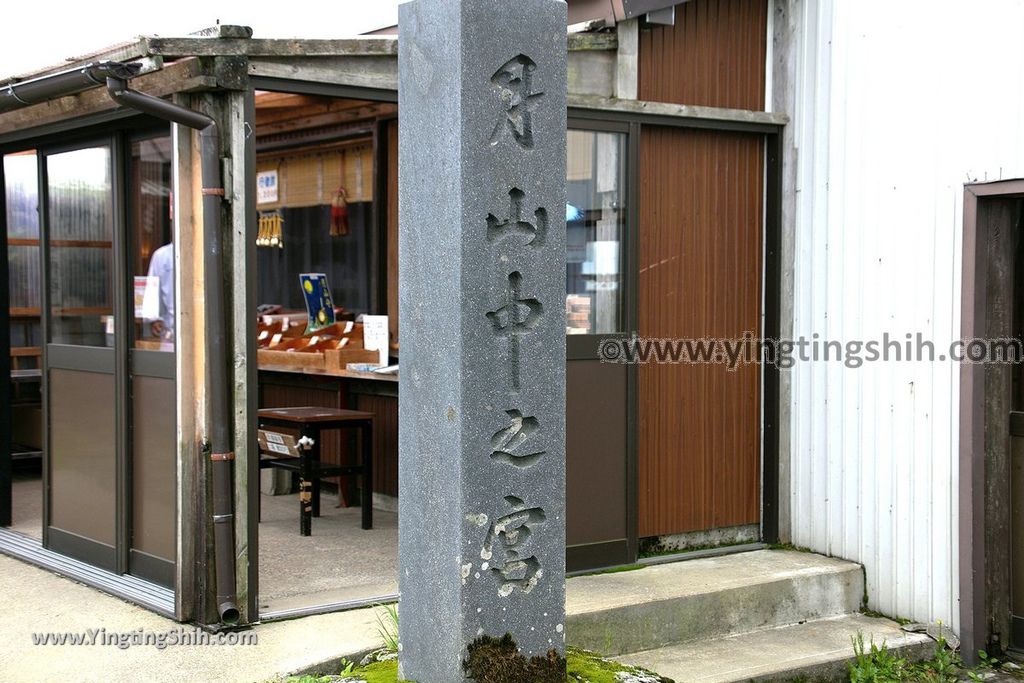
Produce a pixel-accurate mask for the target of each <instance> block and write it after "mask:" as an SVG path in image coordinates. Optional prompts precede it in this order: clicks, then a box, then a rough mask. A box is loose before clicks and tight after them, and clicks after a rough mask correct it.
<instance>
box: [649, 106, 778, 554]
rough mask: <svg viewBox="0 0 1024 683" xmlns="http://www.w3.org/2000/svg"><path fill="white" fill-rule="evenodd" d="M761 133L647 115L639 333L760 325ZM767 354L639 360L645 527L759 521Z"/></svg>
mask: <svg viewBox="0 0 1024 683" xmlns="http://www.w3.org/2000/svg"><path fill="white" fill-rule="evenodd" d="M763 166H764V151H763V140H762V138H761V137H760V136H757V135H751V134H744V133H728V132H716V131H704V130H689V129H669V128H656V127H647V126H645V127H644V129H643V132H642V135H641V147H640V230H639V233H640V234H639V302H638V306H639V310H638V314H639V330H638V331H639V334H640V336H641V337H647V338H692V339H698V338H712V337H714V338H728V339H739V338H742V336H743V334H744V333H745V332H749V333H754V334H756V335H758V336H759V335H760V331H761V294H762V236H763V230H762V202H763V196H764V193H763V180H762V177H763ZM760 382H761V374H760V366H758V365H745V366H741V367H739V368H738V369H736V370H728V369H727V368H726V367H725V366H724V365H713V364H712V365H690V364H657V363H647V364H642V365H641V366H640V368H639V373H638V405H637V414H638V433H637V438H638V469H639V471H638V498H639V535H640V537H649V536H658V535H667V534H679V533H685V532H691V531H699V530H707V529H720V528H724V527H732V526H738V525H750V524H756V523H758V522H759V521H760V504H759V502H760V483H761V478H760V458H761V440H760V430H761V407H760V406H761V396H760Z"/></svg>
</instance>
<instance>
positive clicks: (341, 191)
mask: <svg viewBox="0 0 1024 683" xmlns="http://www.w3.org/2000/svg"><path fill="white" fill-rule="evenodd" d="M347 234H348V192H346V191H345V152H344V151H342V153H341V186H340V187H339V188H338V191H337V192H335V193H334V199H333V200H332V201H331V237H342V236H344V235H347Z"/></svg>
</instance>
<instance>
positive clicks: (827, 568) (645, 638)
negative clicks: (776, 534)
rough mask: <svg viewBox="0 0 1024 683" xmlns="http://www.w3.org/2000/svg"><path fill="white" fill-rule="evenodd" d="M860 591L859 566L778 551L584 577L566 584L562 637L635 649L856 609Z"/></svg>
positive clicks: (599, 648) (604, 648)
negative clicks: (564, 628) (564, 625)
mask: <svg viewBox="0 0 1024 683" xmlns="http://www.w3.org/2000/svg"><path fill="white" fill-rule="evenodd" d="M863 595H864V574H863V571H862V570H861V567H860V566H859V565H856V564H853V563H852V562H845V561H842V560H835V559H831V558H826V557H822V556H820V555H814V554H811V553H801V552H794V551H780V550H760V551H756V552H750V553H741V554H738V555H730V556H725V557H712V558H705V559H700V560H692V561H687V562H677V563H674V564H668V565H660V566H655V567H648V568H646V569H642V570H638V571H631V572H622V573H616V574H603V575H595V576H582V577H577V578H574V579H571V580H569V582H568V584H567V590H566V602H567V604H566V611H567V614H568V616H567V618H566V629H567V642H568V643H569V644H570V645H576V646H578V647H583V648H587V649H590V650H594V651H596V652H601V653H602V654H606V655H619V654H623V653H627V652H638V651H641V650H649V649H654V648H658V647H662V646H665V645H671V644H676V643H685V642H689V641H693V640H697V639H700V638H708V637H713V636H721V635H728V634H733V633H740V632H746V631H753V630H757V629H764V628H771V627H775V626H784V625H788V624H796V623H799V622H802V621H806V620H811V619H820V618H823V617H831V616H838V615H841V614H847V613H850V612H855V611H857V610H858V609H859V607H860V603H861V600H862V598H863Z"/></svg>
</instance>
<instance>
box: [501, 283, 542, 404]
mask: <svg viewBox="0 0 1024 683" xmlns="http://www.w3.org/2000/svg"><path fill="white" fill-rule="evenodd" d="M522 281H523V276H522V274H520V273H519V271H513V272H512V273H509V276H508V289H507V290H506V295H505V302H504V303H503V304H502V305H501V306H499V307H498V308H497V309H495V310H493V311H488V312H487V319H488V320H490V321H491V326H492V328H493V331H494V334H495V335H496V336H499V337H507V338H508V356H509V374H510V376H511V382H512V389H513V391H519V337H520V336H521V335H524V334H527V333H528V332H529V331H530V330H531V329H533V328H534V327H535V326H536V325H537V321H538V320H539V319H540V315H541V312H542V310H543V306H541V303H540V301H538V300H537V299H532V298H524V297H523V296H522V295H521V293H520V289H521V286H522Z"/></svg>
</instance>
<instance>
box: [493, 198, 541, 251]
mask: <svg viewBox="0 0 1024 683" xmlns="http://www.w3.org/2000/svg"><path fill="white" fill-rule="evenodd" d="M508 197H509V211H508V218H504V219H499V218H497V217H496V216H495V215H494V214H493V213H489V214H487V239H488V240H489V241H491V242H498V241H500V240H502V239H504V238H505V237H514V236H516V235H523V236H525V237H528V238H529V239H528V240H526V244H529V245H530V246H534V247H539V246H541V245H542V244H544V238H545V237H546V236H547V232H548V211H547V209H545V208H544V207H538V208H537V209H536V210H535V211H534V212H533V219H534V222H532V223H531V222H530V221H529V220H527V219H525V218H524V217H523V199H525V198H526V194H525V193H524V192H523V191H522V190H520V189H519V188H515V187H513V188H512V189H511V190H509V193H508Z"/></svg>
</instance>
